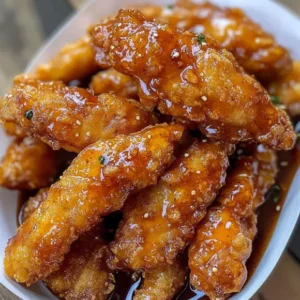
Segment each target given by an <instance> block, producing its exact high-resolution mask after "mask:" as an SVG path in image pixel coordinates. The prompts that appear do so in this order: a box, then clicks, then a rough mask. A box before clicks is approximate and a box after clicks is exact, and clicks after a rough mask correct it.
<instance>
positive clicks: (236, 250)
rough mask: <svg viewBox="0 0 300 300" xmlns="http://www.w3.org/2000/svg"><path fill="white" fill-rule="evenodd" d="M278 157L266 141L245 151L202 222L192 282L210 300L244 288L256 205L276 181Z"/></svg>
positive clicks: (192, 254) (192, 250) (192, 256)
mask: <svg viewBox="0 0 300 300" xmlns="http://www.w3.org/2000/svg"><path fill="white" fill-rule="evenodd" d="M275 156H276V154H275V152H273V150H270V149H267V148H264V147H263V146H261V145H260V146H258V151H257V153H256V154H254V155H253V157H245V156H241V157H240V158H239V159H238V161H237V163H236V166H235V168H234V169H233V170H232V172H231V174H230V175H229V176H228V177H227V179H226V185H225V187H224V188H223V189H222V191H221V193H220V196H219V198H218V199H217V202H218V204H216V205H214V206H213V207H211V208H210V209H209V211H208V213H207V215H206V216H205V218H204V219H203V221H202V222H201V223H200V225H199V226H198V230H197V235H196V238H195V240H194V241H193V242H192V244H191V246H190V248H189V267H190V269H191V275H190V282H191V284H192V285H193V286H194V287H195V288H197V289H199V290H201V291H203V292H204V293H205V294H206V295H207V296H209V297H210V299H225V298H227V297H228V296H229V294H231V293H234V292H239V291H240V290H241V288H242V287H243V285H244V283H245V281H246V279H247V269H246V266H245V263H246V260H247V259H248V258H249V256H250V254H251V251H252V242H253V239H254V237H255V234H256V223H257V217H256V214H255V207H256V206H257V205H259V204H261V203H262V202H263V198H264V193H265V192H266V191H267V190H268V189H269V188H270V187H271V185H272V184H273V183H274V181H275V175H276V172H277V167H276V158H275ZM260 158H262V161H260ZM267 159H269V160H267ZM264 179H267V180H266V181H264Z"/></svg>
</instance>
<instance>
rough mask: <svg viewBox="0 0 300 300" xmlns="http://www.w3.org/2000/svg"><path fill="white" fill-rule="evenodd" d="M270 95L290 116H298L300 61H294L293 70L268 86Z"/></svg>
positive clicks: (299, 106)
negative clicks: (284, 106)
mask: <svg viewBox="0 0 300 300" xmlns="http://www.w3.org/2000/svg"><path fill="white" fill-rule="evenodd" d="M268 91H269V93H270V94H271V95H274V96H277V97H278V98H279V101H280V103H282V104H284V105H286V106H287V109H288V112H289V114H290V115H292V116H299V115H300V61H294V63H293V69H292V70H291V71H290V72H289V73H287V74H286V75H285V76H282V77H281V78H279V79H278V80H276V81H274V82H272V83H271V84H270V85H269V86H268Z"/></svg>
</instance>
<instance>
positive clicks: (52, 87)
mask: <svg viewBox="0 0 300 300" xmlns="http://www.w3.org/2000/svg"><path fill="white" fill-rule="evenodd" d="M28 112H31V114H32V115H31V118H29V117H28V116H27V117H26V113H28ZM0 118H2V119H3V120H4V121H5V120H9V121H14V122H16V123H17V124H18V125H21V126H22V127H23V128H24V129H26V131H28V132H30V133H32V134H34V135H35V136H37V137H39V138H40V139H41V140H43V141H44V142H45V143H47V144H48V145H50V146H51V147H52V148H53V149H55V150H57V149H59V148H61V147H62V148H64V149H66V150H68V151H74V152H79V151H80V150H82V149H84V148H85V147H87V146H88V145H90V144H92V143H95V142H97V141H99V140H107V139H110V138H113V137H115V136H116V135H118V134H129V133H132V132H136V131H139V130H141V129H143V128H144V127H146V126H148V125H151V124H154V123H155V122H156V118H155V117H154V116H153V114H152V113H151V112H148V111H146V110H145V109H144V108H143V107H142V106H141V105H140V103H138V102H137V101H134V100H130V99H126V98H123V97H118V96H115V95H113V94H102V95H100V96H94V95H93V93H92V92H90V91H88V90H86V89H83V88H78V87H67V86H65V85H64V84H63V83H62V82H59V81H57V82H56V81H55V82H41V81H38V80H35V79H32V78H31V77H30V76H28V77H26V76H19V77H17V78H16V79H15V86H14V88H13V89H12V90H11V92H10V93H9V94H7V95H6V96H5V97H4V99H3V101H2V103H1V104H0Z"/></svg>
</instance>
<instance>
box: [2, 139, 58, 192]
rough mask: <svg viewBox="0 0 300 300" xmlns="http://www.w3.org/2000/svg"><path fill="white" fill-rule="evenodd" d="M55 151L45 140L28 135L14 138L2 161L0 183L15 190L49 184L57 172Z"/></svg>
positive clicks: (30, 188)
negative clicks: (22, 137)
mask: <svg viewBox="0 0 300 300" xmlns="http://www.w3.org/2000/svg"><path fill="white" fill-rule="evenodd" d="M57 168H58V164H57V158H56V154H55V152H54V151H53V150H52V149H51V148H50V147H49V146H47V145H46V144H44V143H43V142H41V141H39V140H37V139H35V138H32V137H26V138H24V139H16V140H14V141H13V142H12V143H11V145H10V146H9V148H8V149H7V151H6V154H5V156H4V157H3V158H2V161H1V163H0V185H1V186H3V187H5V188H8V189H13V190H34V189H38V188H42V187H46V186H48V185H49V184H50V183H52V182H53V181H54V179H55V176H56V174H57V171H58V170H57Z"/></svg>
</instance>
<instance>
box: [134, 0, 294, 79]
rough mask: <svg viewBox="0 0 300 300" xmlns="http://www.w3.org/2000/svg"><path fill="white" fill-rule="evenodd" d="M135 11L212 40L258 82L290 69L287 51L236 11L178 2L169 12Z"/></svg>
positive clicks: (152, 8)
mask: <svg viewBox="0 0 300 300" xmlns="http://www.w3.org/2000/svg"><path fill="white" fill-rule="evenodd" d="M138 9H139V10H140V11H141V12H142V13H143V14H144V15H145V16H146V18H147V19H149V20H153V19H159V20H162V21H164V22H166V23H168V24H169V25H170V26H172V27H178V28H181V29H183V30H188V31H191V32H193V33H196V34H201V33H204V34H207V35H209V36H211V37H213V38H214V39H216V40H217V41H218V42H219V43H220V44H221V45H222V46H223V47H224V48H226V49H227V50H228V51H230V52H231V53H232V54H233V55H234V57H235V59H236V60H237V62H238V63H239V64H240V65H241V66H242V67H243V68H244V69H245V70H246V72H247V73H249V74H253V75H255V76H256V78H258V79H259V80H262V81H268V82H270V81H273V80H274V79H275V78H278V77H280V76H282V75H285V74H286V73H287V72H289V71H290V69H291V67H292V59H291V57H290V55H289V52H288V51H287V49H285V48H283V47H281V46H280V45H278V44H277V42H276V40H275V38H274V36H272V35H271V34H269V33H267V32H265V31H264V30H263V29H262V28H261V27H260V25H258V24H257V23H255V22H254V21H252V20H251V19H250V18H249V17H248V16H247V15H246V14H245V13H244V12H243V11H242V10H240V9H238V8H221V7H218V6H216V5H214V4H212V3H209V2H203V3H194V2H193V1H188V0H181V1H177V2H176V4H175V5H174V6H173V7H172V8H168V7H164V6H145V7H140V8H138Z"/></svg>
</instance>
